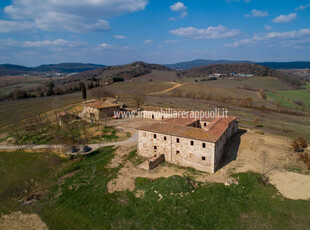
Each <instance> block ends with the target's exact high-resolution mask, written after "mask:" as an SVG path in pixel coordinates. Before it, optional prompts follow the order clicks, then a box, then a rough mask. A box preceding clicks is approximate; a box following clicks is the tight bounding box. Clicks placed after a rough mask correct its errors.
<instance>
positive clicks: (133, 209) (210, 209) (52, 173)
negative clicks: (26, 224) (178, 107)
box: [0, 147, 310, 229]
mask: <svg viewBox="0 0 310 230" xmlns="http://www.w3.org/2000/svg"><path fill="white" fill-rule="evenodd" d="M112 157H113V149H112V148H111V147H107V148H104V149H101V150H98V151H97V152H95V153H93V154H92V155H90V156H88V157H82V158H79V159H76V160H73V161H68V160H61V159H59V158H58V157H56V156H52V155H50V154H30V153H23V152H20V153H0V161H1V162H4V164H1V165H0V171H1V172H2V173H1V174H0V181H1V182H0V183H1V187H0V188H1V190H0V191H1V196H0V202H1V203H0V204H1V205H0V212H2V213H8V212H10V211H16V210H21V211H23V212H30V213H33V212H35V213H37V214H39V215H40V217H41V218H42V219H43V221H44V222H45V223H46V224H47V225H48V227H49V228H50V229H261V228H262V226H263V228H265V229H307V228H308V226H310V218H309V216H310V201H301V200H297V201H295V200H289V199H286V198H284V197H282V196H281V195H279V194H278V192H277V190H276V189H275V188H274V187H273V186H271V185H263V184H262V183H260V182H259V175H258V174H253V173H250V172H248V173H240V174H236V175H233V176H234V177H238V178H239V185H232V186H225V185H224V184H217V183H212V184H211V183H210V184H199V183H195V182H194V181H190V180H188V179H187V178H184V177H179V176H173V177H169V178H159V179H157V180H154V181H151V180H148V179H146V178H137V179H136V182H135V184H136V188H135V190H134V191H133V192H130V191H125V192H114V193H108V192H107V183H108V182H109V181H110V180H111V179H112V178H115V177H116V174H117V172H118V171H119V169H120V167H122V166H120V167H118V168H111V169H110V168H107V167H106V165H107V164H108V162H109V161H110V159H111V158H112ZM51 159H53V161H52V162H53V163H51ZM24 162H26V166H27V167H24V166H25V165H22V164H25V163H24ZM38 165H40V167H38ZM11 172H13V173H11ZM57 175H58V176H59V178H57ZM3 179H4V180H3ZM31 181H32V182H31ZM25 186H26V187H25ZM25 188H26V189H27V192H26V193H23V192H18V191H23V190H24V189H25ZM138 190H139V191H143V192H144V196H143V197H140V198H137V197H136V196H135V192H136V191H138ZM34 192H39V193H42V199H41V200H40V201H39V202H37V203H35V204H33V205H31V206H20V203H19V200H20V199H22V198H23V197H25V196H28V195H30V194H32V193H34ZM3 194H5V195H3ZM159 194H161V195H162V199H160V198H159Z"/></svg>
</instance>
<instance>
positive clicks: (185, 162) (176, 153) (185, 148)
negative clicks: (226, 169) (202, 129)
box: [138, 130, 214, 173]
mask: <svg viewBox="0 0 310 230" xmlns="http://www.w3.org/2000/svg"><path fill="white" fill-rule="evenodd" d="M155 135H156V136H155ZM155 137H156V138H155ZM177 139H179V142H178V141H177ZM191 141H193V145H191ZM203 143H204V145H203ZM138 152H139V154H140V155H142V156H144V157H147V158H151V157H154V156H159V155H160V154H164V155H165V160H166V161H168V162H170V163H173V164H177V165H181V166H185V167H193V168H195V169H198V170H201V171H205V172H211V173H213V172H214V165H213V162H214V143H209V142H203V141H198V140H191V139H188V138H183V137H176V136H171V135H165V134H160V133H153V132H147V131H142V130H138Z"/></svg>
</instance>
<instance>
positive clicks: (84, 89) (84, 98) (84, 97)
mask: <svg viewBox="0 0 310 230" xmlns="http://www.w3.org/2000/svg"><path fill="white" fill-rule="evenodd" d="M80 89H81V91H82V98H83V100H84V103H85V101H86V98H87V92H86V88H85V84H84V82H81V83H80Z"/></svg>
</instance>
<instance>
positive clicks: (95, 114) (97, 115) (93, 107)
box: [80, 100, 121, 120]
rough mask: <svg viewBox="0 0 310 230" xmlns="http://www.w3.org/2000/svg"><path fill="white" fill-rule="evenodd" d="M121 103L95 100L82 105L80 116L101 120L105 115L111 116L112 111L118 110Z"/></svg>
mask: <svg viewBox="0 0 310 230" xmlns="http://www.w3.org/2000/svg"><path fill="white" fill-rule="evenodd" d="M120 107H121V105H120V104H118V103H112V102H110V101H108V100H106V101H96V102H92V103H88V104H85V105H84V109H83V111H82V112H81V114H80V116H81V117H82V118H85V119H89V120H101V119H104V118H107V117H113V115H114V112H116V111H119V110H120Z"/></svg>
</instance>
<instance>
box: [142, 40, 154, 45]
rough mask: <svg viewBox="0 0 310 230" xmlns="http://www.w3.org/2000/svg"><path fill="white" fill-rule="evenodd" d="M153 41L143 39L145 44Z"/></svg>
mask: <svg viewBox="0 0 310 230" xmlns="http://www.w3.org/2000/svg"><path fill="white" fill-rule="evenodd" d="M152 42H153V41H152V40H145V41H144V43H145V44H151V43H152Z"/></svg>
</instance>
